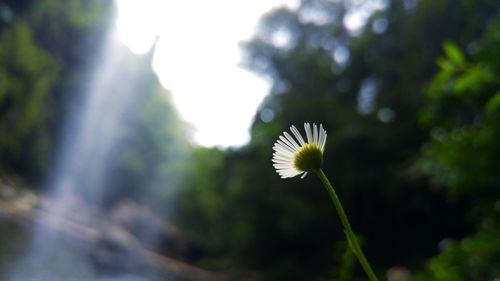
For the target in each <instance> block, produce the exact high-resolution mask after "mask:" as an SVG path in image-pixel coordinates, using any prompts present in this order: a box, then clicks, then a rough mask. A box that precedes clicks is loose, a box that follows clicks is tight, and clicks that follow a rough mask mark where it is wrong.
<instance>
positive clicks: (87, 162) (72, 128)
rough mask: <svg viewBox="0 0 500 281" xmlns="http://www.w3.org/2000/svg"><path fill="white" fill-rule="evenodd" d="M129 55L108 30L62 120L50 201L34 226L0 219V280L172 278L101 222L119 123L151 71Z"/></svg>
mask: <svg viewBox="0 0 500 281" xmlns="http://www.w3.org/2000/svg"><path fill="white" fill-rule="evenodd" d="M130 60H131V56H130V54H129V53H128V51H127V50H126V49H125V48H124V47H123V46H121V45H120V44H119V43H118V40H116V38H115V36H114V35H113V34H111V35H110V36H109V38H108V40H107V42H105V44H104V45H103V48H102V52H101V54H100V57H99V58H97V59H96V63H95V66H94V69H93V70H92V71H91V73H92V75H90V77H89V83H87V85H88V88H86V89H84V90H83V92H82V95H80V96H81V100H79V101H77V102H76V103H75V104H76V105H77V106H75V107H74V109H73V111H72V114H71V116H70V119H69V120H66V121H65V122H66V126H65V128H66V129H65V131H64V135H63V136H62V137H63V141H62V146H61V148H60V151H59V155H58V160H57V164H56V167H55V168H54V174H53V178H52V180H51V183H50V184H49V188H48V190H49V192H48V194H46V195H45V197H46V198H49V199H47V200H45V201H44V202H41V203H39V207H40V210H41V211H40V212H38V213H36V214H35V217H34V219H33V220H34V223H33V224H27V225H24V226H17V225H16V226H14V225H5V224H6V223H5V222H4V223H1V224H0V230H1V231H2V232H3V230H4V229H7V230H8V232H4V233H6V234H5V235H3V236H1V237H0V243H1V248H2V249H1V252H2V255H1V256H0V258H1V259H2V260H1V262H2V268H0V278H1V280H7V281H32V280H33V281H59V280H60V281H90V280H92V281H153V280H173V279H172V278H171V277H168V276H166V275H165V274H159V273H158V272H155V270H153V269H152V268H151V267H148V266H147V263H145V262H143V261H141V258H142V257H141V256H140V255H139V256H137V255H136V252H131V251H128V250H129V249H128V248H127V247H128V246H127V245H126V241H127V240H125V242H123V241H121V243H122V244H123V245H121V246H120V245H119V244H113V243H115V242H116V241H120V240H119V239H118V240H113V239H114V238H113V237H111V238H109V237H107V236H106V235H112V234H113V233H114V232H112V231H110V232H107V229H106V226H105V225H103V224H102V221H101V219H102V218H101V217H102V216H103V212H100V207H102V204H103V198H104V196H105V195H106V194H105V192H106V190H105V189H104V188H103V187H104V186H106V184H109V181H110V179H108V178H107V175H108V174H109V171H108V170H109V167H110V165H109V164H110V161H113V157H114V155H115V154H116V152H117V149H119V145H118V144H119V142H120V139H121V138H122V137H123V135H124V133H125V131H126V128H127V124H126V123H125V121H124V120H126V116H127V114H128V113H130V111H131V110H133V109H134V107H133V106H134V101H135V100H137V99H138V98H140V92H138V91H135V90H134V89H137V88H138V87H139V86H138V85H139V84H140V82H141V79H142V78H143V75H144V73H148V71H150V61H149V58H148V57H147V56H146V57H144V58H141V59H137V62H136V64H137V65H135V67H133V68H131V67H130V65H131V61H130ZM132 64H133V63H132ZM76 96H78V95H76ZM84 202H88V203H84ZM0 222H1V218H0ZM103 230H104V231H103ZM103 233H104V234H103ZM109 233H111V234H109ZM119 247H122V248H119Z"/></svg>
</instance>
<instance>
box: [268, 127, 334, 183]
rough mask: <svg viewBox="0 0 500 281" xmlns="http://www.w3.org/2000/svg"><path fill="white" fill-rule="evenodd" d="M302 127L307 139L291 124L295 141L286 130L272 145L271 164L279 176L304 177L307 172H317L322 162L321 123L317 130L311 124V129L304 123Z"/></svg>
mask: <svg viewBox="0 0 500 281" xmlns="http://www.w3.org/2000/svg"><path fill="white" fill-rule="evenodd" d="M304 129H305V131H306V137H307V141H304V139H303V138H302V135H301V134H300V132H299V130H297V128H295V126H291V127H290V131H291V132H292V133H293V135H294V136H295V139H296V140H297V141H296V140H295V139H294V138H293V137H292V136H291V135H290V134H289V133H288V132H283V134H282V135H281V136H279V139H278V140H277V141H276V143H275V144H274V146H273V150H274V151H275V152H274V153H273V162H274V164H273V166H274V168H275V169H276V172H277V173H278V174H279V175H280V176H281V178H292V177H295V176H297V175H300V174H303V175H302V177H301V178H304V177H305V176H306V175H307V173H308V172H318V171H319V169H320V168H321V165H322V164H323V152H324V151H325V143H326V131H325V130H324V129H323V125H321V124H320V125H319V130H318V126H317V125H316V124H313V126H312V130H311V125H310V124H309V123H304ZM297 142H298V143H297Z"/></svg>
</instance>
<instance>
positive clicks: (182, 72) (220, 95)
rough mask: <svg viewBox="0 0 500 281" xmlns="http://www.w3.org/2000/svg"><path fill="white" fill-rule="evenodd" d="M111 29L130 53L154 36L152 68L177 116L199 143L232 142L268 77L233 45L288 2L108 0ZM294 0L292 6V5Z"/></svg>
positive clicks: (244, 134)
mask: <svg viewBox="0 0 500 281" xmlns="http://www.w3.org/2000/svg"><path fill="white" fill-rule="evenodd" d="M116 3H117V7H118V19H117V23H116V26H117V29H118V32H119V36H120V38H121V40H122V41H123V42H124V43H125V44H126V45H127V46H128V47H129V48H130V49H131V50H132V51H133V52H134V53H138V54H140V53H144V52H147V51H148V49H149V48H150V46H151V44H152V42H153V41H154V39H155V37H156V36H158V37H159V41H158V45H157V49H156V54H155V58H154V61H153V68H154V70H155V71H156V72H157V74H158V76H159V78H160V81H161V82H162V84H163V86H164V87H165V88H166V89H168V90H170V91H171V93H172V96H173V102H174V104H175V105H176V107H177V109H178V111H179V113H180V114H181V117H182V118H183V119H184V120H185V121H187V122H188V123H190V124H191V125H192V126H193V127H194V128H195V134H194V142H195V143H197V144H200V145H203V146H214V145H217V146H224V147H227V146H238V145H243V144H245V143H246V142H248V141H249V139H250V137H249V127H250V125H251V123H252V120H253V117H254V115H255V112H256V110H257V108H258V106H259V104H260V103H261V102H262V100H263V98H264V96H265V95H266V94H267V92H268V90H269V83H267V82H266V81H264V80H262V78H259V77H257V76H256V75H254V74H253V73H251V72H248V71H247V70H245V69H243V68H241V67H240V66H239V65H241V63H242V61H241V58H242V53H241V49H240V47H239V43H240V42H241V41H243V40H246V39H249V38H251V36H252V35H253V33H254V32H255V27H256V25H257V23H258V20H259V18H260V17H261V16H262V15H263V14H264V13H265V12H267V11H269V10H270V9H272V8H273V7H275V6H278V5H284V3H287V5H288V6H291V7H293V5H296V1H293V0H253V1H243V0H241V1H235V0H212V1H206V0H184V1H183V0H178V1H173V0H172V1H166V0H140V1H139V0H116ZM294 3H295V4H294Z"/></svg>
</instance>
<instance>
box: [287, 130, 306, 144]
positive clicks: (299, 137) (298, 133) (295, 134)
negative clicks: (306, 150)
mask: <svg viewBox="0 0 500 281" xmlns="http://www.w3.org/2000/svg"><path fill="white" fill-rule="evenodd" d="M290 131H292V133H293V135H294V136H295V137H296V138H297V140H298V141H299V143H300V145H301V146H303V145H304V144H305V142H304V139H303V138H302V135H301V134H300V132H299V130H297V128H295V126H291V127H290Z"/></svg>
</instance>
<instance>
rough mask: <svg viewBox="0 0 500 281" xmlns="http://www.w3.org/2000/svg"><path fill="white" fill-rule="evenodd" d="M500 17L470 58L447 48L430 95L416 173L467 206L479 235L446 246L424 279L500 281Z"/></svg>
mask: <svg viewBox="0 0 500 281" xmlns="http://www.w3.org/2000/svg"><path fill="white" fill-rule="evenodd" d="M499 32H500V16H497V17H496V18H495V19H494V20H493V21H492V23H491V24H490V25H489V26H488V28H487V29H486V31H485V32H484V34H483V35H482V36H481V37H480V38H478V39H477V40H478V42H477V44H478V47H477V49H476V50H475V51H474V52H473V53H472V54H470V55H469V56H468V57H466V55H465V54H464V52H463V51H462V49H461V48H460V47H459V46H457V45H455V44H453V43H451V42H447V43H445V44H444V51H445V56H444V57H442V58H440V59H439V61H438V63H439V65H440V67H441V70H440V72H439V73H438V74H436V76H435V78H434V79H433V81H432V83H431V84H430V85H429V88H428V90H427V91H426V94H427V95H426V97H427V103H426V105H425V107H424V108H423V110H422V113H421V118H422V122H423V123H424V124H425V125H426V126H429V127H431V128H432V129H431V137H432V138H431V140H430V141H429V142H428V143H427V144H426V145H425V146H424V149H423V153H422V154H423V155H422V157H421V158H420V160H419V161H418V162H417V166H418V167H419V169H421V170H422V171H423V172H424V173H425V174H428V175H429V176H430V177H431V179H432V180H433V183H434V185H435V186H436V187H439V188H443V189H445V190H446V191H447V193H448V194H449V197H450V198H451V199H453V200H463V201H467V202H469V205H470V209H469V210H468V215H467V219H468V220H469V221H472V222H474V225H475V230H474V232H473V233H471V234H470V235H468V236H466V237H461V238H457V239H454V240H451V239H450V240H446V241H445V242H446V243H443V245H442V247H441V248H442V252H441V253H440V254H439V255H438V256H437V257H436V258H433V259H431V260H430V261H429V263H428V270H427V272H426V273H425V274H422V276H420V278H421V279H418V280H493V279H495V278H498V277H499V276H500V238H499V237H500V173H499V170H498V169H499V167H500V145H499V144H500V124H499V120H500V119H499V117H500V107H499V103H498V100H499V96H500V60H499V58H500V37H499V36H498V34H499Z"/></svg>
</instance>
